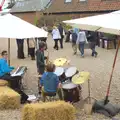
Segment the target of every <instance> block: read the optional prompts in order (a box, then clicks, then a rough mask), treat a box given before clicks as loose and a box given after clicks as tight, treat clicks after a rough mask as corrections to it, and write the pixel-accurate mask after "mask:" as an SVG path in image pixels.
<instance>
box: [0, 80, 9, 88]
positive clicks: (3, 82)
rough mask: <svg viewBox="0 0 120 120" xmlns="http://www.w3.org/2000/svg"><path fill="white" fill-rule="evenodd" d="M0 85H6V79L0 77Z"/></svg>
mask: <svg viewBox="0 0 120 120" xmlns="http://www.w3.org/2000/svg"><path fill="white" fill-rule="evenodd" d="M0 86H8V82H7V81H6V80H2V79H0Z"/></svg>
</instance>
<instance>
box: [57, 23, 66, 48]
mask: <svg viewBox="0 0 120 120" xmlns="http://www.w3.org/2000/svg"><path fill="white" fill-rule="evenodd" d="M58 30H59V32H60V36H61V39H59V41H60V47H61V48H63V38H64V35H65V32H64V29H63V27H62V24H61V23H60V24H59V26H58Z"/></svg>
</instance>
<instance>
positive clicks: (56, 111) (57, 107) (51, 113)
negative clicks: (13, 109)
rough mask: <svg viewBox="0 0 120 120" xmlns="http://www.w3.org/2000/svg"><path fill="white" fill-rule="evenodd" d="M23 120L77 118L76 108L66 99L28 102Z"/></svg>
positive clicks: (24, 109) (68, 119)
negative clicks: (65, 100)
mask: <svg viewBox="0 0 120 120" xmlns="http://www.w3.org/2000/svg"><path fill="white" fill-rule="evenodd" d="M22 113H23V115H22V120H75V108H74V107H73V106H72V105H71V104H69V103H66V102H64V101H55V102H48V103H41V104H40V103H35V104H27V105H25V106H24V108H23V112H22Z"/></svg>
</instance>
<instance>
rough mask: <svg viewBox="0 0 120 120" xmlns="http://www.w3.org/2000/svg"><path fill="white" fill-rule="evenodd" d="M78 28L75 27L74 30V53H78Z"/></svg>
mask: <svg viewBox="0 0 120 120" xmlns="http://www.w3.org/2000/svg"><path fill="white" fill-rule="evenodd" d="M78 33H79V32H78V30H77V28H74V29H73V31H72V48H73V51H74V53H73V54H74V55H76V54H77V44H76V41H77V37H78Z"/></svg>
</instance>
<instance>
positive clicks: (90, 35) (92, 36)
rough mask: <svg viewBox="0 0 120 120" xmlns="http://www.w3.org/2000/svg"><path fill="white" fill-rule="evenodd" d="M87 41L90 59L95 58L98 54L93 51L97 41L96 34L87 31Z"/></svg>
mask: <svg viewBox="0 0 120 120" xmlns="http://www.w3.org/2000/svg"><path fill="white" fill-rule="evenodd" d="M87 39H88V41H89V42H90V48H91V50H92V54H91V56H92V57H97V55H98V53H97V52H96V50H95V47H96V42H97V39H98V33H97V32H93V31H88V36H87Z"/></svg>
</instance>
